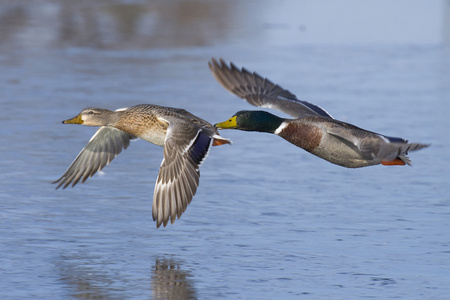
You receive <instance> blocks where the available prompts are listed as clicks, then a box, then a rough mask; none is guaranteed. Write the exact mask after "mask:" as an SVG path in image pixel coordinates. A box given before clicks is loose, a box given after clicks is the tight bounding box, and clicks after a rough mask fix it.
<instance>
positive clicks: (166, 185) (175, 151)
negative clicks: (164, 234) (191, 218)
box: [152, 119, 212, 227]
mask: <svg viewBox="0 0 450 300" xmlns="http://www.w3.org/2000/svg"><path fill="white" fill-rule="evenodd" d="M169 122H170V125H169V128H168V129H167V134H166V139H165V142H164V159H163V161H162V163H161V167H160V169H159V175H158V179H157V180H156V185H155V192H154V195H153V210H152V214H153V220H154V221H156V226H157V227H160V226H161V224H163V226H164V227H165V226H166V225H167V223H168V221H169V219H170V221H171V223H173V222H175V220H176V217H178V218H180V216H181V214H182V213H183V212H184V211H185V210H186V208H187V206H188V204H189V203H190V202H191V200H192V197H193V196H194V195H195V192H196V191H197V187H198V184H199V178H200V171H199V167H200V165H201V163H202V162H203V161H204V159H205V158H206V156H207V155H208V152H209V149H210V147H211V143H212V138H211V136H210V135H209V134H208V132H207V131H205V130H204V129H203V128H201V127H198V126H196V125H195V124H194V123H192V122H187V121H185V120H179V119H171V120H170V121H169Z"/></svg>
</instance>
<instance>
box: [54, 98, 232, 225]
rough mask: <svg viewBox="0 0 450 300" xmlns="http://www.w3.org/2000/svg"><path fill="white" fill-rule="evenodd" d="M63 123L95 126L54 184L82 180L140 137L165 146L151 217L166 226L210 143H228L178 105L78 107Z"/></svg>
mask: <svg viewBox="0 0 450 300" xmlns="http://www.w3.org/2000/svg"><path fill="white" fill-rule="evenodd" d="M63 123H64V124H82V125H87V126H100V128H99V129H98V130H97V132H96V133H95V134H94V136H92V138H91V139H90V140H89V142H88V144H87V145H86V147H84V148H83V150H81V152H80V153H79V154H78V156H77V157H76V158H75V160H74V161H73V162H72V164H71V165H70V167H69V168H68V169H67V171H66V172H65V173H64V174H63V175H62V176H61V178H59V179H58V180H56V181H55V182H54V183H58V186H57V187H56V188H59V187H61V186H63V188H66V187H67V186H68V185H69V184H72V186H75V185H76V184H77V183H78V182H79V181H80V180H81V182H82V183H83V182H84V181H86V179H88V178H89V177H91V176H92V175H94V174H95V173H96V172H97V171H100V170H101V169H103V167H104V166H106V165H108V164H109V163H110V162H111V161H112V160H113V159H114V158H115V157H116V156H117V155H118V154H119V153H120V152H121V151H122V149H126V148H127V147H128V145H129V144H130V140H132V139H136V138H141V139H143V140H146V141H148V142H150V143H153V144H156V145H159V146H162V147H164V159H163V161H162V163H161V167H160V169H159V175H158V179H157V180H156V185H155V191H154V194H153V210H152V211H153V220H154V221H156V227H160V226H161V224H162V225H163V226H164V227H165V226H166V225H167V223H168V221H169V219H170V221H171V223H173V222H175V219H176V217H178V218H180V216H181V214H182V213H183V212H184V211H185V210H186V207H187V205H188V204H189V203H190V202H191V200H192V197H193V196H194V195H195V192H196V191H197V187H198V184H199V178H200V172H199V166H200V165H201V163H202V162H203V160H204V159H205V158H206V156H207V154H208V152H209V149H210V147H211V145H213V146H218V145H223V144H229V143H231V142H230V141H229V140H228V139H226V138H223V137H221V136H220V135H219V133H218V132H217V129H216V128H214V126H212V125H211V124H210V123H208V122H207V121H205V120H203V119H200V118H198V117H196V116H194V115H193V114H191V113H189V112H187V111H185V110H183V109H178V108H170V107H164V106H158V105H151V104H140V105H135V106H131V107H128V108H123V109H118V110H116V111H110V110H107V109H102V108H86V109H83V110H82V111H81V112H80V114H78V115H77V116H76V117H74V118H72V119H69V120H65V121H63Z"/></svg>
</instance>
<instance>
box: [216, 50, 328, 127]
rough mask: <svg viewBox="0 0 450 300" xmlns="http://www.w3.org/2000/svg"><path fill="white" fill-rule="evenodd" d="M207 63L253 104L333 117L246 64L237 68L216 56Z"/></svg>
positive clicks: (225, 83) (297, 114)
mask: <svg viewBox="0 0 450 300" xmlns="http://www.w3.org/2000/svg"><path fill="white" fill-rule="evenodd" d="M208 65H209V68H210V69H211V72H212V73H213V75H214V77H215V78H216V79H217V81H218V82H219V83H220V84H221V85H222V86H223V87H224V88H225V89H227V90H228V91H230V92H231V93H233V94H235V95H236V96H238V97H240V98H242V99H244V100H246V101H247V102H248V103H250V104H251V105H254V106H259V107H267V108H272V109H276V110H279V111H282V112H284V113H286V114H289V115H291V116H292V117H294V118H299V117H302V116H305V115H310V116H317V115H319V116H323V117H327V118H333V117H332V116H331V115H330V114H329V113H327V112H326V111H325V110H324V109H322V108H320V107H319V106H317V105H314V104H312V103H309V102H306V101H302V100H299V99H297V97H296V96H295V95H294V94H292V93H291V92H289V91H288V90H285V89H283V88H282V87H280V86H279V85H276V84H273V83H272V82H271V81H269V80H268V79H267V78H263V77H261V76H260V75H258V74H257V73H255V72H253V73H251V72H249V71H247V70H246V69H245V68H242V69H238V68H237V67H236V66H235V65H234V64H233V63H230V65H229V66H228V65H227V63H226V62H225V61H224V60H222V59H220V62H218V61H217V60H215V59H214V58H213V59H212V60H211V61H210V62H209V63H208Z"/></svg>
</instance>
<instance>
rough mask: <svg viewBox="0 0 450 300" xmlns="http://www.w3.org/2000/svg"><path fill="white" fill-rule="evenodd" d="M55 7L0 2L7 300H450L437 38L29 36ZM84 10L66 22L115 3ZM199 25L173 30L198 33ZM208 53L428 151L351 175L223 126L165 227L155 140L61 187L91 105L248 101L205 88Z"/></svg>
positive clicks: (224, 114)
mask: <svg viewBox="0 0 450 300" xmlns="http://www.w3.org/2000/svg"><path fill="white" fill-rule="evenodd" d="M42 3H47V2H45V1H44V2H42ZM49 3H50V4H48V3H47V6H45V5H44V6H41V7H43V8H44V9H42V10H40V17H39V14H37V15H36V14H35V13H33V14H31V13H30V12H29V11H28V12H27V8H26V6H23V5H22V6H21V5H19V6H18V8H15V7H12V8H11V6H5V4H3V11H4V12H5V11H8V10H7V9H9V10H10V11H9V14H13V13H14V14H13V16H15V18H13V19H14V20H16V23H17V24H16V25H15V26H11V28H12V29H11V28H6V29H5V28H3V31H2V32H3V33H5V32H8V34H4V35H3V36H2V39H3V43H2V46H1V47H2V48H1V49H2V52H1V55H0V68H1V70H2V72H1V74H0V77H1V80H0V105H1V120H2V126H1V127H0V133H1V136H2V138H3V143H1V145H0V153H1V160H0V182H1V183H0V186H1V189H0V197H1V200H0V220H1V227H0V238H1V241H2V242H1V243H0V252H1V253H2V255H1V257H0V262H1V263H0V270H1V273H2V279H1V280H0V296H1V297H2V299H49V298H51V299H70V298H75V299H217V298H226V299H281V298H283V299H330V298H333V299H362V298H376V299H389V298H401V299H447V298H448V295H449V293H450V287H449V285H448V282H449V281H450V264H449V261H450V257H449V254H450V249H449V241H450V234H449V232H448V227H449V217H450V187H449V176H448V170H449V168H450V158H449V156H448V152H449V146H450V135H449V134H448V126H449V125H450V123H449V120H448V116H447V115H448V112H449V111H450V110H449V109H450V105H449V98H450V80H449V78H450V58H449V57H450V55H449V51H448V49H446V48H445V47H444V46H443V45H439V44H426V43H416V44H391V43H386V44H377V45H374V44H361V45H357V44H355V43H348V44H339V43H336V44H333V45H324V44H302V43H295V42H293V43H291V44H289V43H284V44H282V45H276V44H273V43H270V44H263V45H262V46H259V47H258V46H257V45H252V44H251V43H253V42H255V41H261V40H263V38H262V37H261V35H258V37H257V38H255V39H254V40H252V39H250V38H249V36H251V34H254V32H250V33H249V32H246V31H244V34H242V36H240V37H239V38H241V41H240V42H239V43H236V44H233V42H232V41H233V38H232V36H233V34H231V33H235V32H240V31H239V30H238V29H239V28H234V27H233V26H232V25H230V27H227V28H226V29H222V30H223V32H224V33H223V34H218V33H220V32H221V31H220V30H219V29H211V30H212V32H211V31H208V30H206V29H205V31H204V32H205V33H204V35H202V36H203V37H204V39H202V40H201V41H194V42H192V44H189V43H188V42H186V41H191V39H187V40H186V41H181V42H180V45H177V44H176V43H175V44H170V42H171V41H173V40H177V37H178V36H179V35H181V36H182V35H183V34H182V32H181V33H180V32H178V31H177V32H178V33H176V34H175V33H174V34H173V37H172V38H171V39H169V38H168V37H164V38H158V39H156V40H155V43H156V44H158V46H157V47H152V46H151V43H150V42H149V41H148V40H147V41H146V42H145V43H144V42H143V41H142V42H141V43H138V42H137V41H139V40H140V38H142V36H141V35H137V37H139V38H135V39H133V40H132V41H131V42H130V43H129V44H126V41H124V40H123V39H120V38H118V37H117V36H113V37H114V38H115V39H112V40H113V41H116V39H118V40H119V41H120V43H117V44H115V43H113V42H111V43H110V44H108V43H106V42H104V43H102V44H101V45H99V44H96V43H91V44H89V43H88V41H89V39H87V40H82V39H81V40H80V39H79V37H78V36H77V35H75V37H77V38H66V39H63V38H62V36H60V35H58V34H57V32H58V31H55V32H53V31H52V32H53V33H48V31H45V30H43V29H42V28H47V27H45V26H41V27H39V26H37V28H39V29H40V31H39V32H40V34H41V36H42V39H44V38H45V40H40V41H41V43H40V44H36V43H35V42H33V43H32V42H30V41H31V40H32V39H31V37H32V36H33V34H32V29H31V28H32V26H34V25H33V24H41V23H39V22H41V21H39V20H41V19H42V18H44V19H45V18H47V17H48V16H53V13H54V11H55V6H54V5H55V3H58V2H49ZM98 3H102V2H98ZM161 5H162V4H161ZM162 6H163V7H164V9H166V10H168V9H169V8H168V6H167V7H166V6H164V5H162ZM5 7H6V8H7V9H5ZM94 7H96V8H97V9H92V7H84V6H82V7H81V9H80V7H79V6H75V8H76V9H75V10H74V11H75V13H74V14H75V17H74V16H73V15H71V14H69V15H70V16H72V17H73V18H74V20H78V21H77V22H81V21H79V19H77V17H76V13H79V11H89V9H92V15H94V16H97V18H93V19H89V18H88V17H86V15H83V14H81V15H82V16H84V17H85V18H88V19H89V20H97V21H98V23H99V24H103V25H102V26H106V27H101V26H100V27H99V28H109V27H108V26H110V25H108V24H110V23H107V22H106V21H107V20H109V19H107V20H106V21H105V20H104V19H102V17H101V16H103V15H102V13H105V11H106V12H111V11H113V12H114V11H115V10H114V9H113V8H109V10H108V6H105V7H103V6H101V5H100V8H101V9H100V8H98V6H94ZM214 7H216V6H214ZM59 8H61V7H59ZM133 8H134V9H135V8H136V7H134V6H132V5H131V6H127V9H128V11H129V12H130V14H131V13H132V12H134V11H135V10H133ZM138 8H139V9H137V11H139V12H140V11H145V10H143V8H146V9H147V11H148V12H149V14H150V15H152V14H151V13H154V11H158V9H160V10H163V11H164V9H163V8H158V7H157V8H155V7H150V8H149V7H147V6H145V5H144V7H138ZM21 9H22V10H21ZM171 9H173V7H172V8H171ZM247 9H248V7H247ZM61 11H65V10H61ZM67 11H68V12H70V11H71V10H67ZM120 11H123V9H122V10H120ZM206 11H209V12H210V13H211V11H214V9H212V8H211V9H209V10H206ZM227 11H232V10H227ZM219 12H220V10H219ZM197 13H198V12H197ZM30 14H31V16H33V18H31V17H28V18H26V17H23V16H30ZM205 14H206V15H208V14H207V13H205ZM241 14H243V13H242V12H241ZM5 15H6V13H5V14H3V15H2V16H5ZM181 15H185V14H181ZM212 15H213V16H217V18H218V19H219V20H220V21H218V22H223V24H226V23H227V22H226V18H225V19H222V18H220V17H219V16H220V15H221V14H219V13H216V14H214V13H213V14H212ZM230 15H232V14H231V13H230V14H228V15H227V14H226V16H230ZM21 16H22V18H23V20H26V21H23V22H19V21H20V20H22V19H21V18H20V17H21ZM152 16H153V15H152ZM156 19H157V20H159V22H163V21H161V18H159V19H158V18H156ZM191 19H192V18H191ZM191 19H188V20H187V21H186V20H184V21H179V22H181V23H182V24H188V25H189V26H194V25H192V24H191V23H193V24H196V23H195V22H194V21H189V20H191ZM194 19H195V18H194ZM254 19H255V18H253V19H250V20H248V22H254V21H255V20H254ZM2 20H4V18H3V19H2ZM49 20H54V18H49ZM61 20H70V18H69V17H67V18H61ZM5 22H6V21H3V24H4V23H5ZM105 22H106V23H105ZM183 22H184V23H183ZM186 22H187V23H186ZM190 22H191V23H190ZM240 22H244V21H242V20H241V21H240ZM75 23H76V22H75ZM244 23H245V22H244ZM30 24H31V25H30ZM58 24H59V23H58ZM76 24H77V23H76ZM83 24H84V23H83ZM105 24H106V25H105ZM113 24H117V23H113ZM127 24H128V23H127ZM144 24H147V23H145V22H144ZM252 24H253V23H252ZM107 25H108V26H107ZM30 26H31V27H30ZM46 26H48V28H53V27H51V26H50V25H48V24H47V25H46ZM73 26H74V28H76V29H79V26H75V25H73ZM189 26H188V27H187V28H191V27H189ZM195 26H197V25H195ZM224 26H225V25H224ZM204 27H205V28H207V27H208V26H205V25H202V26H200V27H199V28H204ZM219 27H220V26H219ZM273 27H274V26H269V29H267V28H266V27H264V28H266V29H267V30H272V29H273ZM23 28H25V29H27V30H28V31H27V30H25V31H24V29H23ZM69 28H71V27H69ZM113 28H116V27H113ZM157 28H159V27H157ZM220 28H222V27H220ZM275 29H277V30H281V31H283V30H282V29H283V27H281V29H280V28H279V27H277V26H275ZM30 32H31V33H30ZM75 32H76V30H75ZM139 32H141V31H139ZM169 32H170V31H169ZM199 32H202V31H199ZM230 32H231V33H230ZM25 33H26V34H25ZM43 33H46V34H43ZM91 33H92V34H94V33H93V32H91ZM216 33H217V35H216ZM52 34H53V35H52ZM55 34H56V36H57V37H55ZM116 34H117V32H116ZM189 34H192V32H191V33H189ZM80 36H83V35H80ZM97 36H98V37H101V38H99V40H102V41H105V39H106V38H107V37H108V36H109V35H108V34H106V35H104V33H103V31H102V30H99V31H98V32H97ZM125 36H126V35H125ZM151 36H154V35H151ZM270 36H273V32H271V33H270ZM70 37H73V35H70ZM244 37H248V38H249V44H248V45H247V44H246V43H244V42H242V40H244ZM110 38H111V36H110ZM24 41H27V43H30V44H27V43H25V42H24ZM55 41H57V42H55ZM83 41H85V43H86V44H83V43H82V42H83ZM106 41H109V40H108V39H106ZM202 41H203V42H202ZM147 43H150V44H147ZM164 43H167V45H166V46H164V45H165V44H164ZM31 44H32V45H31ZM124 45H125V46H124ZM212 56H215V57H224V58H225V59H226V60H232V61H234V62H235V63H236V64H237V65H238V66H245V67H247V68H248V69H249V70H255V71H257V72H258V73H260V74H262V75H264V76H267V77H268V78H270V79H271V80H272V81H274V82H277V83H279V84H280V85H281V86H283V87H284V88H287V89H289V90H290V91H291V92H293V93H295V94H296V95H297V96H298V97H300V98H302V99H305V100H308V101H310V102H313V103H316V104H319V105H320V106H322V107H324V108H325V109H326V110H327V111H328V112H330V113H331V114H332V115H333V116H334V117H335V118H337V119H340V120H343V121H347V122H350V123H353V124H356V125H358V126H360V127H362V128H365V129H368V130H372V131H376V132H380V133H384V134H386V135H391V136H400V137H404V138H407V139H410V140H411V141H417V142H424V143H431V144H432V146H431V147H430V148H428V149H425V150H423V151H419V152H413V153H411V155H410V157H411V158H412V161H413V164H414V166H413V167H383V166H375V167H368V168H363V169H357V170H353V169H345V168H342V167H338V166H335V165H332V164H330V163H328V162H326V161H323V160H321V159H319V158H317V157H315V156H312V155H310V154H309V153H307V152H305V151H303V150H301V149H299V148H296V147H294V146H293V145H291V144H289V143H287V142H285V141H284V140H282V139H280V138H278V137H276V136H272V135H269V134H262V133H250V132H241V131H231V130H230V131H222V135H223V136H225V137H228V138H231V139H232V140H233V142H234V144H233V145H232V146H221V147H214V148H213V149H212V151H211V152H210V155H209V157H208V159H207V160H206V162H205V163H204V164H203V165H202V167H201V178H200V187H199V189H198V192H197V195H196V196H195V197H194V199H193V201H192V203H191V204H190V205H189V207H188V209H187V211H186V212H185V213H184V214H183V216H182V218H181V219H180V220H177V221H176V222H175V224H174V225H169V226H168V227H166V228H160V229H156V228H155V224H154V222H153V221H152V218H151V201H152V193H153V187H154V182H155V180H156V177H157V173H158V169H159V165H160V163H161V160H162V149H161V148H160V147H158V146H155V145H152V144H150V143H147V142H144V141H138V142H135V143H132V144H131V146H130V147H129V149H127V150H126V151H124V152H123V153H122V154H121V155H120V156H118V157H117V158H116V159H115V160H114V162H113V163H112V164H111V165H110V166H107V167H106V168H105V169H104V172H102V173H101V174H96V175H95V176H94V177H93V178H90V179H89V180H88V181H87V182H86V183H85V184H82V185H78V186H77V187H76V188H73V189H72V188H68V189H66V190H55V189H54V185H52V184H51V182H52V181H53V180H55V179H57V178H58V177H59V176H60V175H61V174H62V172H64V170H65V169H66V168H67V167H68V165H69V164H70V163H71V162H72V160H73V159H74V158H75V156H76V155H77V154H78V152H79V151H80V150H81V149H82V148H83V147H84V145H85V144H86V143H87V141H88V140H89V138H90V137H91V136H92V134H93V133H94V132H95V129H94V128H88V127H82V126H69V125H62V124H61V121H62V120H64V119H67V118H70V117H73V116H75V115H76V114H77V113H78V112H79V111H80V110H81V109H82V108H84V107H87V106H98V107H105V108H109V109H116V108H119V107H126V106H130V105H134V104H139V103H154V104H161V105H167V106H173V107H182V108H185V109H187V110H189V111H191V112H192V113H194V114H196V115H198V116H200V117H202V118H204V119H206V120H209V121H211V123H215V122H218V121H223V120H225V119H226V118H228V117H230V116H231V115H232V114H233V113H234V112H236V111H238V110H241V109H252V107H251V106H249V105H248V104H246V103H245V102H244V101H242V100H240V99H238V98H236V97H235V96H233V95H231V94H229V93H227V92H226V91H225V90H223V88H222V87H221V86H220V85H219V84H218V83H217V82H215V80H214V78H213V77H212V76H211V74H210V72H209V70H208V67H207V62H208V60H209V59H210V58H211V57H212ZM276 113H277V114H280V115H281V113H278V112H276Z"/></svg>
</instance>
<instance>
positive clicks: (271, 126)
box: [214, 110, 284, 133]
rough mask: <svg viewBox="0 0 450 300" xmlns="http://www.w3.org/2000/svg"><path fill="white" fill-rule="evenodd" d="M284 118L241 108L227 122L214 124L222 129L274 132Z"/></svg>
mask: <svg viewBox="0 0 450 300" xmlns="http://www.w3.org/2000/svg"><path fill="white" fill-rule="evenodd" d="M283 121H284V119H282V118H279V117H277V116H275V115H272V114H271V113H268V112H266V111H262V110H241V111H238V112H237V113H235V114H234V115H233V116H232V117H231V118H230V119H228V120H227V121H225V122H221V123H217V124H216V125H214V126H215V127H217V128H220V129H239V130H245V131H259V132H269V133H274V132H275V130H277V128H278V127H280V125H281V123H283Z"/></svg>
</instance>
